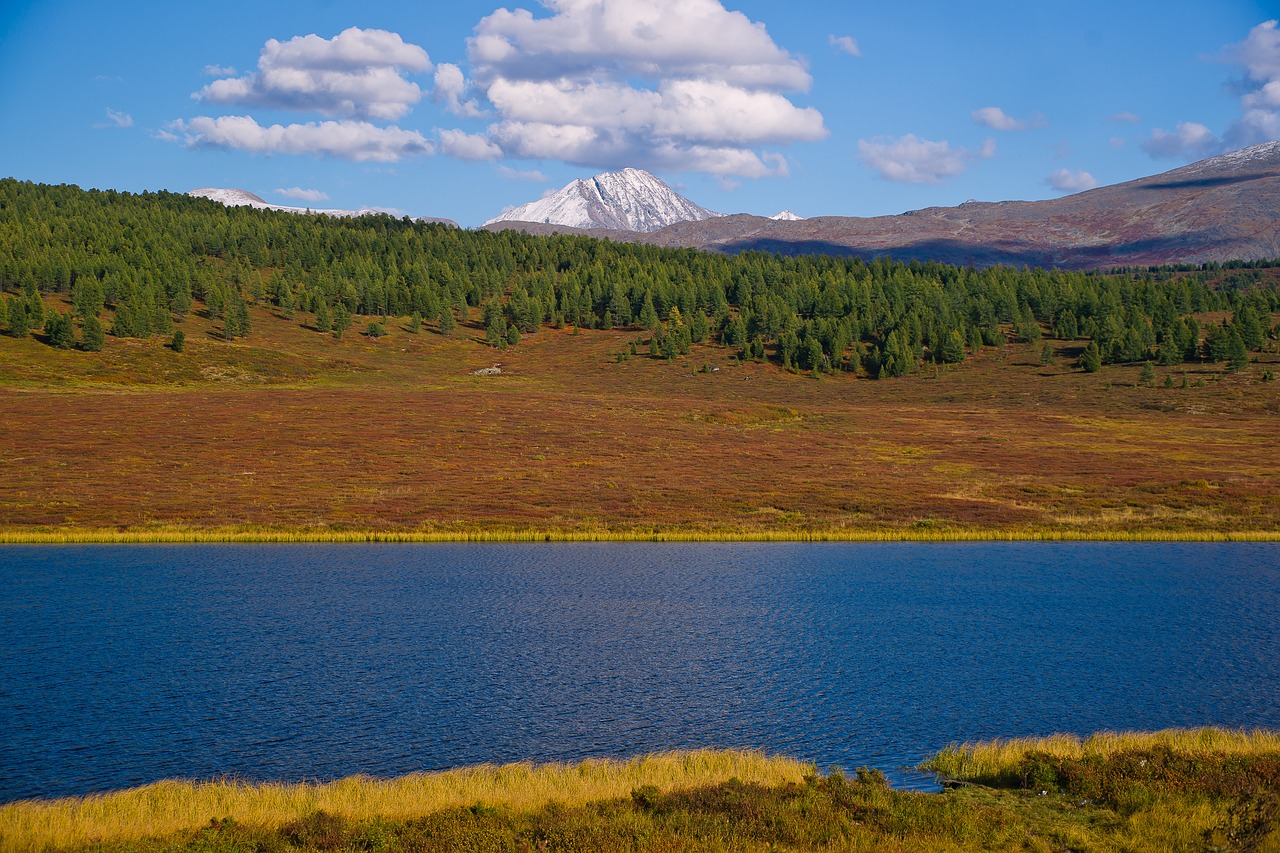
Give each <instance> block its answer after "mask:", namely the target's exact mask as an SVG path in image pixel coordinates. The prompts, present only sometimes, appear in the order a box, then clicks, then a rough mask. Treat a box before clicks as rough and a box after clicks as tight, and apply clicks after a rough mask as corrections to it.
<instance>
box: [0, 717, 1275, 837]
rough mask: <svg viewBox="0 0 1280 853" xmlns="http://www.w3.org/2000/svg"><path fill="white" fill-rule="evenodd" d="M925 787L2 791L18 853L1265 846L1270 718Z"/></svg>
mask: <svg viewBox="0 0 1280 853" xmlns="http://www.w3.org/2000/svg"><path fill="white" fill-rule="evenodd" d="M924 766H925V767H926V768H928V769H932V770H935V771H936V772H938V773H939V774H940V775H941V777H943V778H945V780H946V783H945V789H944V790H943V791H942V792H939V793H924V792H918V791H899V790H895V789H892V788H890V787H889V786H888V785H887V784H886V781H885V777H884V775H883V774H882V773H880V772H879V771H877V770H867V769H859V770H857V771H856V772H852V773H848V774H846V773H842V772H840V771H838V770H834V771H829V772H826V773H820V772H819V771H818V770H817V769H816V768H815V767H813V766H812V765H807V764H804V763H802V762H798V761H794V760H791V759H787V758H780V757H766V756H763V755H760V754H756V753H740V752H721V751H703V752H694V753H674V754H668V755H659V756H649V757H645V758H639V759H633V760H631V761H625V762H624V761H608V760H594V761H587V762H584V763H582V764H577V765H550V766H536V767H535V766H532V765H527V764H521V765H511V766H506V767H479V768H467V769H461V770H453V771H447V772H443V773H432V774H419V775H413V776H408V777H402V778H398V779H387V780H379V779H370V778H365V777H356V778H350V779H344V780H340V781H337V782H332V783H324V784H299V785H280V784H271V785H248V784H242V783H235V782H208V783H179V782H163V783H159V784H155V785H149V786H146V787H143V788H138V789H134V790H129V791H121V792H116V793H110V794H101V795H94V796H90V797H82V798H72V799H61V800H50V801H27V802H18V803H11V804H8V805H4V806H0V839H3V841H2V842H0V845H2V846H3V849H5V850H6V851H14V853H40V851H48V850H66V851H78V850H94V851H201V852H202V853H212V851H245V850H257V851H280V853H292V851H320V850H342V851H345V850H350V851H400V850H414V851H426V850H442V851H443V850H448V851H453V850H458V851H462V850H467V851H471V850H485V851H522V850H523V851H533V850H547V851H554V850H576V851H590V850H600V851H605V850H635V851H648V850H653V851H672V850H675V851H684V850H688V851H695V850H696V851H706V850H710V851H728V850H746V851H766V850H833V851H835V850H870V851H881V850H883V851H890V850H893V851H972V850H992V851H1004V850H1008V851H1013V850H1019V851H1025V850H1033V851H1055V850H1096V851H1148V850H1149V851H1162V853H1167V851H1196V853H1207V851H1239V852H1240V853H1243V851H1275V850H1277V849H1280V736H1277V735H1276V734H1275V733H1273V732H1248V733H1246V732H1230V731H1223V730H1218V729H1199V730H1192V731H1170V732H1158V733H1154V734H1122V735H1116V734H1104V735H1097V736H1094V737H1092V738H1089V739H1086V740H1083V741H1082V740H1080V739H1078V738H1074V737H1065V736H1058V737H1052V738H1046V739H1031V740H1019V741H1008V742H997V743H989V744H973V745H964V746H958V747H952V748H949V749H947V750H945V751H943V752H942V753H940V754H938V755H936V756H934V757H933V758H932V759H930V760H929V761H928V762H926V763H925V765H924Z"/></svg>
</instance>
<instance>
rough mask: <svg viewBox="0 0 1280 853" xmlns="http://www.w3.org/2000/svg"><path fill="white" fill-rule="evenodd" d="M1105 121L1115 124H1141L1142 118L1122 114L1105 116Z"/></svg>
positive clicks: (1126, 113) (1129, 113)
mask: <svg viewBox="0 0 1280 853" xmlns="http://www.w3.org/2000/svg"><path fill="white" fill-rule="evenodd" d="M1107 121H1110V122H1115V123H1116V124H1142V117H1141V116H1140V115H1138V114H1137V113H1131V112H1123V113H1115V114H1114V115H1109V116H1107Z"/></svg>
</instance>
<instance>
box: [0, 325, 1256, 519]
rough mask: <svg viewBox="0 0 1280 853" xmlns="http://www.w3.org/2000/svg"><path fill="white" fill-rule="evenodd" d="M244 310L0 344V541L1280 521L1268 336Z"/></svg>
mask: <svg viewBox="0 0 1280 853" xmlns="http://www.w3.org/2000/svg"><path fill="white" fill-rule="evenodd" d="M50 304H51V305H55V304H58V303H56V302H54V301H51V303H50ZM253 321H254V332H253V333H252V334H251V335H250V336H249V337H248V338H247V339H243V340H241V341H237V342H236V343H233V344H228V343H224V342H222V341H221V340H219V339H218V336H217V334H216V331H215V326H214V325H213V324H212V323H211V322H210V321H208V320H206V319H203V318H200V317H190V318H188V319H187V320H186V321H185V322H184V323H183V328H184V329H185V330H186V333H187V347H186V351H185V352H183V353H175V352H171V351H170V350H168V349H167V348H166V347H165V346H164V343H165V341H164V340H162V339H160V338H155V339H151V340H147V341H137V340H121V339H115V338H110V337H109V338H108V340H107V349H106V350H105V351H104V352H102V353H97V354H90V353H81V352H75V351H57V350H54V349H52V348H50V347H48V346H46V345H44V344H43V343H42V342H41V341H40V340H39V339H38V338H37V337H35V336H33V337H30V338H28V339H26V340H21V341H19V340H14V339H10V338H0V541H4V540H8V541H18V540H27V541H31V540H38V539H41V538H42V537H43V538H45V539H48V540H51V541H58V540H63V539H67V538H75V537H88V538H99V539H104V538H111V537H118V536H121V535H124V536H126V537H127V538H135V539H146V538H159V539H163V538H179V539H181V538H193V537H195V536H199V535H209V536H216V537H230V536H236V535H239V536H245V537H264V536H265V537H281V538H288V537H291V536H299V535H301V536H311V537H318V538H324V537H333V536H337V537H342V536H365V535H367V534H368V533H369V532H375V533H378V534H383V535H398V536H423V537H426V538H430V537H434V536H441V537H467V536H499V537H503V536H520V535H527V536H538V537H541V536H544V535H547V534H550V535H552V536H563V537H574V536H587V537H596V536H623V537H625V536H651V535H654V534H658V535H663V536H688V537H701V536H709V537H732V536H751V537H760V538H771V537H806V536H821V537H842V538H860V537H867V538H876V537H882V536H887V537H948V536H955V537H968V536H978V537H990V536H1069V537H1074V536H1086V537H1089V536H1101V537H1119V536H1129V535H1136V536H1157V537H1186V538H1194V537H1215V536H1222V535H1245V536H1252V537H1262V538H1267V537H1271V538H1274V537H1277V536H1280V500H1277V491H1278V489H1277V484H1280V456H1277V454H1275V453H1274V452H1272V451H1273V450H1274V447H1275V446H1276V445H1277V443H1278V440H1280V426H1278V425H1277V414H1280V383H1275V382H1263V381H1261V379H1260V377H1261V372H1262V370H1263V369H1270V370H1274V369H1275V367H1276V364H1277V363H1280V357H1278V356H1277V355H1275V354H1267V355H1264V356H1262V357H1261V362H1262V363H1260V364H1255V365H1251V366H1250V367H1249V368H1248V369H1246V370H1245V371H1243V372H1242V373H1240V374H1234V375H1222V374H1221V373H1220V369H1219V368H1220V366H1208V365H1206V366H1203V367H1198V366H1190V367H1189V368H1188V369H1187V370H1186V371H1185V373H1186V375H1187V379H1188V381H1189V384H1190V386H1191V387H1187V388H1181V387H1174V388H1164V387H1162V385H1161V382H1162V380H1163V379H1164V376H1165V374H1166V373H1169V372H1172V375H1173V377H1174V380H1175V383H1176V384H1178V385H1180V384H1181V383H1182V379H1183V373H1184V371H1183V370H1181V369H1179V370H1176V371H1167V370H1165V369H1162V368H1157V370H1156V387H1152V388H1148V387H1138V384H1137V383H1138V372H1139V369H1138V367H1137V366H1132V367H1130V366H1109V367H1105V368H1104V369H1103V370H1102V372H1100V373H1098V374H1092V375H1090V374H1084V373H1082V372H1080V371H1078V370H1075V369H1073V368H1072V367H1070V366H1069V365H1070V364H1071V363H1072V361H1073V359H1074V357H1075V355H1076V354H1077V353H1078V351H1079V348H1080V346H1081V345H1082V343H1083V342H1074V343H1073V342H1061V341H1052V342H1051V343H1052V345H1053V347H1054V348H1055V355H1056V363H1055V364H1053V365H1050V366H1047V367H1041V366H1039V364H1038V362H1039V347H1038V346H1035V347H1032V346H1029V345H1009V346H1007V347H1005V348H1003V349H1000V350H997V349H993V348H987V349H985V350H984V351H983V352H982V353H981V354H979V355H978V356H976V357H973V358H971V359H970V360H969V361H968V362H966V363H964V364H962V365H957V366H954V367H951V368H947V369H944V370H942V371H941V372H937V373H936V374H935V371H934V369H933V368H932V367H926V368H924V369H923V370H922V372H920V373H919V374H915V375H911V376H908V377H904V378H902V379H896V380H884V381H870V380H866V379H859V378H855V377H853V376H849V375H839V376H827V377H823V378H821V379H816V378H814V377H812V376H809V375H796V374H791V373H787V372H784V371H781V370H780V369H778V368H777V367H775V366H772V365H766V364H755V363H748V364H742V365H738V364H736V363H735V361H734V360H733V359H732V358H731V351H730V350H728V349H725V348H721V347H695V348H694V350H693V352H692V354H691V355H690V356H689V357H687V358H681V359H677V360H676V361H674V362H663V361H658V360H653V359H649V358H647V357H645V356H643V355H642V356H640V357H635V358H631V359H629V360H626V361H621V362H619V361H617V359H616V358H615V355H616V354H617V353H618V352H621V351H624V350H626V349H627V346H628V344H629V343H630V342H631V341H633V340H636V339H638V338H639V337H640V334H639V333H628V332H593V331H583V332H582V333H581V334H576V335H575V334H573V332H572V330H563V331H556V330H549V329H544V330H542V331H540V332H539V333H537V334H536V335H532V336H528V337H526V338H525V339H524V340H523V341H522V342H521V343H520V344H519V346H517V347H516V348H514V349H513V350H509V351H507V352H499V351H496V350H492V349H489V348H487V347H485V346H483V345H481V344H480V343H479V342H478V332H477V330H476V329H475V328H468V327H464V328H462V329H460V330H459V333H458V334H457V336H456V337H454V338H452V339H446V338H443V337H441V336H439V335H437V334H435V333H434V331H432V330H430V329H429V328H428V329H424V331H423V332H422V333H421V334H416V335H414V334H409V333H408V332H407V331H406V330H405V328H404V325H405V324H404V322H403V321H392V322H391V323H390V324H389V325H390V329H391V334H390V335H389V336H387V337H385V338H381V339H369V338H366V337H364V336H362V335H359V334H357V332H358V330H360V329H362V328H363V326H364V320H363V319H359V318H358V319H357V323H356V325H355V326H354V327H353V329H352V330H351V331H349V332H348V333H347V335H346V337H345V338H344V339H343V340H336V339H335V338H334V337H333V336H332V335H322V334H319V333H317V332H314V331H312V330H309V329H306V328H304V327H303V326H302V325H301V324H300V321H298V320H293V321H285V320H282V319H280V318H278V317H275V316H274V315H273V314H271V313H270V312H269V311H267V310H266V309H265V308H256V309H254V314H253ZM641 352H642V353H643V352H644V349H643V348H642V349H641ZM499 362H500V363H501V364H502V370H503V373H502V375H501V376H496V377H476V376H473V375H471V371H472V370H475V369H477V368H481V367H487V366H490V365H492V364H494V363H499ZM703 365H708V366H716V367H719V368H720V370H719V371H718V372H702V370H701V368H702V367H703ZM1202 379H1203V380H1205V382H1204V385H1203V387H1195V386H1196V384H1197V382H1198V381H1199V380H1202ZM122 532H123V534H122Z"/></svg>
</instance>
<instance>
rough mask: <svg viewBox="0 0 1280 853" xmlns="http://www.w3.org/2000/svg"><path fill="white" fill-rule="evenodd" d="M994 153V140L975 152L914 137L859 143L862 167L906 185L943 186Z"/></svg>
mask: <svg viewBox="0 0 1280 853" xmlns="http://www.w3.org/2000/svg"><path fill="white" fill-rule="evenodd" d="M995 153H996V146H995V140H994V139H987V140H986V141H985V142H984V143H983V145H982V148H981V149H980V150H978V151H972V150H970V149H967V148H952V147H951V143H949V142H946V141H939V142H934V141H931V140H928V139H920V138H919V137H917V136H916V135H915V134H913V133H908V134H907V135H906V136H902V137H900V138H898V139H890V138H885V137H880V138H877V139H874V140H871V141H867V140H865V139H860V140H858V154H859V155H860V156H861V158H862V163H863V165H864V166H866V167H867V168H869V169H874V170H875V171H877V172H879V173H880V177H882V178H884V179H885V180H887V181H900V182H903V183H909V184H939V183H942V181H943V180H945V179H947V178H954V177H955V176H956V175H959V174H960V173H961V172H963V171H964V170H965V169H966V168H968V166H969V164H970V163H971V162H972V161H973V160H974V159H975V158H977V157H992V156H995Z"/></svg>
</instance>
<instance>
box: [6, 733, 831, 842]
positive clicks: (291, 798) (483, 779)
mask: <svg viewBox="0 0 1280 853" xmlns="http://www.w3.org/2000/svg"><path fill="white" fill-rule="evenodd" d="M814 772H815V770H814V767H813V766H812V765H810V764H806V763H804V762H801V761H797V760H795V759H791V758H785V757H778V756H766V755H764V754H762V753H757V752H744V751H731V750H698V751H691V752H671V753H660V754H655V755H646V756H642V757H639V758H633V759H630V760H628V761H614V760H599V759H591V760H587V761H583V762H580V763H577V764H540V765H534V764H530V763H522V764H508V765H503V766H494V765H481V766H477V767H465V768H461V769H457V770H446V771H443V772H439V773H416V774H411V775H408V776H401V777H398V778H394V779H373V778H369V777H363V776H354V777H351V778H347V779H340V780H338V781H336V782H329V783H322V784H313V783H300V784H261V785H253V784H247V783H243V782H236V781H214V782H181V781H166V782H157V783H155V784H153V785H146V786H144V787H141V788H134V789H130V790H125V791H117V792H113V793H108V794H97V795H91V796H87V797H69V798H63V799H56V800H43V801H41V800H30V801H22V802H16V803H10V804H7V805H2V806H0V851H3V853H35V851H45V850H65V849H69V848H75V847H82V846H88V845H92V844H100V843H110V842H127V841H131V840H136V839H142V838H146V837H158V836H168V835H172V834H174V833H178V832H182V831H185V830H196V829H199V828H201V827H205V826H208V825H209V823H210V821H211V820H213V821H221V820H225V819H226V818H231V820H232V821H233V822H235V823H239V824H250V825H256V826H262V827H278V826H282V825H284V824H287V823H289V822H291V821H297V820H301V819H303V818H305V817H307V816H308V815H311V814H314V813H315V812H318V811H323V812H325V813H326V814H330V815H334V816H336V817H339V818H342V819H344V820H364V819H368V818H383V819H390V820H408V819H412V818H416V817H421V816H423V815H427V814H431V813H434V812H439V811H443V810H446V809H450V808H458V807H469V806H474V805H475V804H476V803H482V804H483V805H484V806H485V807H489V808H496V807H502V808H507V809H512V810H515V811H530V810H534V809H538V808H541V807H543V806H546V805H548V804H549V803H557V804H559V805H561V806H564V807H573V806H579V805H582V804H585V803H591V802H597V801H601V800H612V799H618V798H623V797H628V796H630V794H631V792H632V791H633V790H636V789H639V788H644V787H646V786H653V787H654V788H655V789H657V790H658V791H663V792H665V791H670V790H673V789H676V788H688V787H699V786H704V785H716V784H720V783H722V782H726V781H728V780H729V779H734V778H736V779H738V780H740V781H742V782H745V783H749V784H756V785H764V786H769V787H772V786H777V785H782V784H786V783H789V782H791V783H795V782H799V781H801V780H802V779H803V778H804V777H805V776H806V775H811V774H813V773H814Z"/></svg>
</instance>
